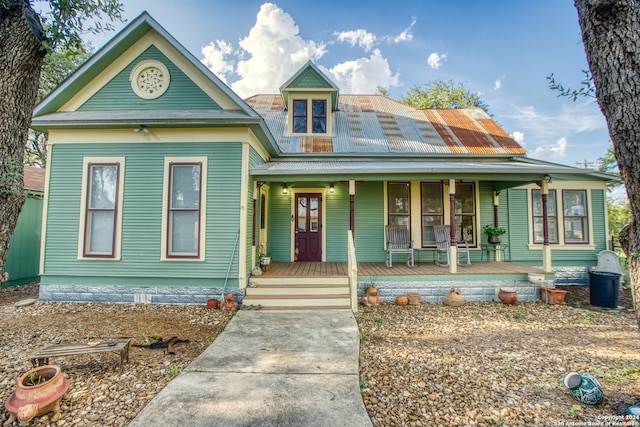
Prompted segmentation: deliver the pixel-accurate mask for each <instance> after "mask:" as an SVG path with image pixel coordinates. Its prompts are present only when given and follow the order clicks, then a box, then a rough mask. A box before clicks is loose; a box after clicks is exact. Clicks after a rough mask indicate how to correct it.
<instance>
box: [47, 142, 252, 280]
mask: <svg viewBox="0 0 640 427" xmlns="http://www.w3.org/2000/svg"><path fill="white" fill-rule="evenodd" d="M241 151H242V150H241V144H240V143H232V142H229V143H215V144H188V143H181V144H153V143H151V144H144V145H143V144H105V145H97V144H73V145H71V144H70V145H56V146H54V147H53V151H52V162H51V172H50V173H51V180H50V192H51V193H50V194H52V197H51V198H50V200H49V208H48V218H47V236H46V237H47V238H46V249H45V250H46V253H45V274H44V277H43V283H46V278H47V277H48V276H56V275H65V276H67V275H70V276H85V277H86V280H85V283H87V284H91V283H92V279H91V278H92V277H102V278H103V280H104V278H112V284H118V283H119V281H118V280H116V278H119V277H122V278H127V277H128V278H136V277H157V278H159V279H160V281H165V282H166V281H167V280H168V281H169V282H171V284H172V285H173V286H190V285H192V282H198V283H202V282H201V281H200V279H207V280H208V282H209V283H210V284H211V286H221V285H222V283H223V282H224V278H225V275H226V272H227V268H228V265H229V262H230V260H231V254H232V250H233V246H234V243H235V240H236V236H237V232H238V229H239V227H240V200H239V195H240V171H241V168H240V163H241V156H242V154H241ZM115 155H118V156H124V157H125V163H126V164H125V170H124V195H123V200H122V204H121V209H122V213H123V215H122V250H121V259H120V260H119V261H109V260H78V259H77V248H78V229H79V220H80V196H81V195H80V192H81V187H82V176H81V175H82V161H83V156H95V157H100V156H115ZM165 156H178V157H179V156H207V157H208V177H207V192H208V194H207V205H206V215H207V217H206V219H207V221H206V233H205V234H206V235H205V236H204V238H205V239H206V260H205V261H204V262H200V261H182V262H180V261H160V255H161V247H160V241H161V234H162V233H163V232H164V230H162V226H161V221H162V190H163V174H164V158H165ZM230 271H231V274H230V277H231V278H234V277H235V278H237V271H238V252H237V251H236V256H235V257H234V259H233V262H232V263H231V270H230ZM126 280H127V282H126V283H127V284H132V282H131V279H126ZM133 283H135V281H134V282H133ZM233 283H234V282H233V280H231V281H230V284H233ZM235 283H237V280H236V282H235Z"/></svg>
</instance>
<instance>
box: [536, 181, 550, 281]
mask: <svg viewBox="0 0 640 427" xmlns="http://www.w3.org/2000/svg"><path fill="white" fill-rule="evenodd" d="M539 185H540V196H541V199H542V242H543V245H542V269H543V270H544V272H545V273H546V272H549V271H551V246H550V245H549V225H548V215H547V195H548V194H549V179H548V178H547V176H545V178H544V179H543V180H542V181H540V184H539Z"/></svg>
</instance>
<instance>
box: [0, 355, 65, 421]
mask: <svg viewBox="0 0 640 427" xmlns="http://www.w3.org/2000/svg"><path fill="white" fill-rule="evenodd" d="M68 389H69V381H67V380H66V379H65V378H64V377H63V375H62V372H61V371H60V367H59V366H57V365H44V366H37V367H35V368H33V369H31V370H29V371H27V372H25V373H24V374H22V376H20V378H19V379H18V382H17V383H16V390H15V391H14V392H13V393H12V394H11V395H10V396H9V399H7V401H6V402H5V409H6V410H7V412H9V414H10V416H9V420H8V421H7V422H5V424H4V425H11V424H13V421H15V420H16V418H17V419H18V421H20V423H27V422H29V421H30V420H31V419H32V418H34V417H36V416H39V415H44V414H47V413H49V412H51V411H54V412H60V399H61V398H62V396H63V395H64V394H65V393H66V392H67V390H68Z"/></svg>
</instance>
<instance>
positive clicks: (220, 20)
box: [87, 0, 610, 166]
mask: <svg viewBox="0 0 640 427" xmlns="http://www.w3.org/2000/svg"><path fill="white" fill-rule="evenodd" d="M122 2H123V3H124V8H125V12H124V16H125V18H127V19H128V20H131V19H133V18H135V17H136V16H138V15H139V14H140V13H141V12H142V11H143V10H146V11H147V12H149V13H150V14H151V16H153V18H154V19H156V20H157V21H158V22H159V23H160V25H162V26H163V27H164V28H165V29H166V30H167V31H169V33H171V34H172V35H173V36H174V37H175V38H176V39H177V40H178V41H179V42H180V43H182V44H183V45H184V46H185V47H186V48H187V49H188V50H189V51H190V52H192V53H193V54H194V55H195V56H196V57H197V58H198V59H200V60H202V61H203V62H204V63H205V64H206V65H207V66H208V67H209V68H210V69H211V70H212V71H213V72H215V73H216V75H218V77H220V78H222V79H223V80H224V81H225V82H226V83H227V84H228V85H229V86H230V87H231V88H232V89H234V90H235V91H236V92H237V93H238V94H239V95H240V96H242V97H249V96H251V95H253V94H255V93H276V92H277V89H278V87H279V86H280V85H281V84H282V83H283V82H285V81H286V80H287V79H288V78H289V77H290V76H291V75H292V74H293V73H294V72H295V71H297V70H298V69H299V67H300V66H302V65H303V64H304V63H305V62H306V61H307V60H308V59H312V60H314V61H315V63H316V64H317V65H318V66H319V67H320V68H321V69H322V70H324V71H325V72H326V73H327V74H328V75H329V76H330V77H332V79H333V80H334V81H335V82H336V84H338V86H339V87H340V89H341V92H342V93H363V94H365V93H374V92H375V89H376V87H377V86H384V87H387V88H388V89H389V92H390V96H391V97H392V98H398V97H399V96H401V95H403V94H405V93H406V92H407V91H408V90H409V88H410V87H411V86H413V85H414V84H418V85H425V84H426V83H428V82H430V81H434V80H437V79H443V80H453V81H454V82H456V83H458V82H461V83H464V85H465V86H466V88H467V89H469V90H471V91H473V92H479V93H480V96H481V98H482V99H483V100H484V101H485V103H487V104H488V105H489V111H490V113H492V114H493V115H494V119H495V120H496V121H497V122H498V123H500V124H501V125H502V127H503V128H504V129H505V130H506V131H507V132H508V133H510V134H511V135H513V136H514V138H515V139H516V140H517V141H518V142H520V143H521V144H522V145H523V146H524V147H525V148H526V149H527V150H528V152H529V156H530V157H533V158H538V159H542V160H547V161H551V162H557V163H562V164H567V165H570V166H576V165H577V164H578V163H580V164H581V163H582V162H584V161H586V162H589V163H592V162H594V161H595V160H597V159H598V158H599V157H602V156H603V155H604V154H605V152H606V151H607V149H608V148H609V144H610V143H609V138H608V133H607V129H606V123H605V120H604V118H603V116H602V114H601V113H600V110H599V108H598V106H597V104H596V103H595V101H593V100H587V99H584V100H579V101H578V102H572V101H571V100H569V99H567V98H558V97H557V93H555V92H553V91H551V90H550V89H548V82H547V79H546V77H547V76H548V75H550V74H551V73H554V74H555V75H556V77H557V79H558V80H560V81H561V82H562V83H563V84H564V85H565V86H570V87H574V86H575V87H578V85H579V82H580V81H581V80H582V77H583V75H582V71H581V70H584V69H587V64H586V59H585V54H584V49H583V46H582V44H581V41H580V30H579V26H578V19H577V14H576V10H575V8H574V6H573V1H571V0H517V1H514V0H491V1H477V0H469V1H463V0H457V1H456V0H450V1H444V0H439V1H436V0H420V1H417V0H412V1H405V0H394V1H378V0H370V1H366V2H363V1H348V0H342V1H334V0H324V1H322V2H310V1H303V0H281V1H277V2H273V3H267V2H264V1H252V0H246V1H245V0H238V1H207V0H182V1H180V2H176V1H175V0H154V1H149V0H146V1H144V0H122ZM116 26H117V27H118V29H120V28H121V27H122V26H124V24H119V23H118V24H117V25H116ZM112 36H113V33H110V34H107V35H100V36H90V37H89V36H88V37H87V40H90V41H91V43H92V44H93V45H94V47H96V48H98V47H100V46H102V44H104V43H105V42H106V41H107V40H108V39H109V38H110V37H112Z"/></svg>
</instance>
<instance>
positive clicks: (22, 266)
mask: <svg viewBox="0 0 640 427" xmlns="http://www.w3.org/2000/svg"><path fill="white" fill-rule="evenodd" d="M41 228H42V196H40V195H29V196H27V199H26V200H25V203H24V206H23V207H22V211H21V212H20V216H19V217H18V224H17V225H16V229H15V231H14V233H13V236H12V237H11V242H10V244H9V253H8V254H7V261H6V263H5V271H6V272H7V273H9V281H8V282H7V283H6V284H5V286H14V285H22V284H25V283H31V282H37V281H39V280H40V278H39V276H38V267H39V263H40V230H41Z"/></svg>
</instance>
